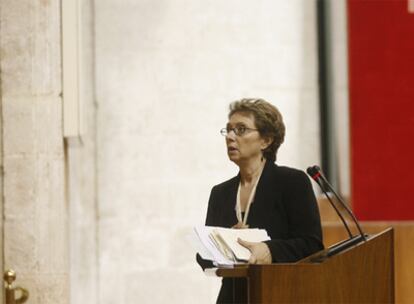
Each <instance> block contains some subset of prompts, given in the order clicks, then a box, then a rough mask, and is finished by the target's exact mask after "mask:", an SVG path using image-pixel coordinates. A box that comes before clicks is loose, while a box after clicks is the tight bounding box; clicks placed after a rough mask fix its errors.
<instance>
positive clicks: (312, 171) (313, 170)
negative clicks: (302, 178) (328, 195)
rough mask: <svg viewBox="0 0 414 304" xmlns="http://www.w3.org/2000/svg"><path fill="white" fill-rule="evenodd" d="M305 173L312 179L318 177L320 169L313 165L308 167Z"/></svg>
mask: <svg viewBox="0 0 414 304" xmlns="http://www.w3.org/2000/svg"><path fill="white" fill-rule="evenodd" d="M306 172H307V173H308V174H309V175H310V176H311V177H312V178H314V177H315V175H318V173H319V174H320V172H321V168H319V166H317V165H314V166H311V167H308V169H306Z"/></svg>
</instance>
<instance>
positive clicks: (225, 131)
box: [220, 126, 259, 136]
mask: <svg viewBox="0 0 414 304" xmlns="http://www.w3.org/2000/svg"><path fill="white" fill-rule="evenodd" d="M247 130H250V131H259V130H258V129H253V128H248V127H245V126H238V127H234V128H230V127H227V128H223V129H221V130H220V133H221V135H223V136H227V135H228V134H229V133H230V132H231V131H233V132H234V134H236V135H237V136H243V135H244V134H245V133H246V131H247Z"/></svg>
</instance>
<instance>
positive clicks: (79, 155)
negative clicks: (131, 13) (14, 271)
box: [67, 0, 99, 304]
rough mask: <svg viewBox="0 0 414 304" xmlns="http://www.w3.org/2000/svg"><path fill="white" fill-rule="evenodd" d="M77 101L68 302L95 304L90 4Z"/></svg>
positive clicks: (83, 13) (71, 152) (84, 17)
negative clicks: (78, 125) (78, 122)
mask: <svg viewBox="0 0 414 304" xmlns="http://www.w3.org/2000/svg"><path fill="white" fill-rule="evenodd" d="M80 3H81V6H80V16H79V18H80V20H81V43H80V50H79V52H80V58H81V63H82V64H81V66H80V75H79V77H80V92H79V93H80V94H79V96H80V102H81V104H82V109H83V114H82V117H83V121H82V125H83V126H84V128H83V129H84V130H83V134H82V138H81V141H72V140H69V144H68V146H67V148H68V149H67V155H68V156H67V181H68V204H69V218H70V240H69V247H70V301H71V303H73V304H78V303H79V304H80V303H88V304H97V303H99V301H98V254H99V253H98V245H97V244H98V237H97V236H98V235H97V231H98V226H97V216H98V215H97V205H98V198H97V194H96V174H97V172H96V153H97V151H96V104H95V74H94V72H95V71H94V36H93V35H94V7H93V1H91V0H89V1H85V0H82V1H80Z"/></svg>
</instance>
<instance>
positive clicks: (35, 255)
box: [0, 0, 69, 304]
mask: <svg viewBox="0 0 414 304" xmlns="http://www.w3.org/2000/svg"><path fill="white" fill-rule="evenodd" d="M0 22H1V24H0V49H1V57H0V71H1V74H0V81H1V116H2V126H1V128H2V129H1V131H2V132H1V136H2V144H3V145H2V155H1V160H2V163H3V168H4V171H3V173H2V178H3V189H2V190H3V194H4V195H3V205H4V209H3V210H4V223H3V224H4V243H3V245H4V267H5V268H13V269H14V270H15V271H16V272H17V276H18V278H17V282H18V284H19V285H21V286H23V287H25V288H27V289H28V290H29V292H30V300H29V303H31V304H37V303H39V304H40V303H42V304H47V303H54V304H56V303H69V263H68V252H69V250H68V220H67V206H66V199H65V153H64V151H65V150H64V141H63V136H62V113H61V112H62V104H61V103H62V98H61V90H62V88H61V43H60V42H61V41H60V39H61V37H60V29H61V24H60V1H48V0H19V1H13V0H2V1H1V2H0Z"/></svg>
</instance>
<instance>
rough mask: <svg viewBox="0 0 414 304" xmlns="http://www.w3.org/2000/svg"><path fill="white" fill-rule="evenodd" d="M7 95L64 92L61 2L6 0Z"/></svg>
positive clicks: (4, 80)
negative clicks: (61, 68)
mask: <svg viewBox="0 0 414 304" xmlns="http://www.w3.org/2000/svg"><path fill="white" fill-rule="evenodd" d="M0 14H1V15H0V16H1V18H0V20H2V22H1V26H0V36H1V37H2V60H1V63H2V94H3V96H33V95H48V94H52V95H54V96H56V97H57V96H58V95H59V94H60V91H61V71H60V67H61V56H60V54H61V45H60V2H58V1H30V0H25V1H2V2H1V7H0Z"/></svg>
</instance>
